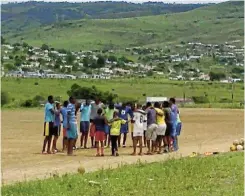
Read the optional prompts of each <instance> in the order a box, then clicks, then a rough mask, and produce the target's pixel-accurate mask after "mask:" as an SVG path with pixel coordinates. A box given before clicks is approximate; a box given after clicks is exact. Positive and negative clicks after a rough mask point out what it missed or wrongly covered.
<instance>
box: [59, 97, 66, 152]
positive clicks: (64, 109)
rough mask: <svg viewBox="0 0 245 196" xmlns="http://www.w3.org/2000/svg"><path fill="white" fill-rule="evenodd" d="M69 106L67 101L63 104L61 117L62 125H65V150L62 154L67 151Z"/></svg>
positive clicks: (63, 149)
mask: <svg viewBox="0 0 245 196" xmlns="http://www.w3.org/2000/svg"><path fill="white" fill-rule="evenodd" d="M67 106H68V101H65V102H64V104H63V107H62V109H61V111H60V112H61V115H62V123H63V148H62V152H64V151H65V150H66V149H67V135H66V131H67Z"/></svg>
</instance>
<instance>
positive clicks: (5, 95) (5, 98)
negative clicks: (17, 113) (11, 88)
mask: <svg viewBox="0 0 245 196" xmlns="http://www.w3.org/2000/svg"><path fill="white" fill-rule="evenodd" d="M8 103H9V95H8V93H6V92H3V91H1V105H2V106H3V105H6V104H8Z"/></svg>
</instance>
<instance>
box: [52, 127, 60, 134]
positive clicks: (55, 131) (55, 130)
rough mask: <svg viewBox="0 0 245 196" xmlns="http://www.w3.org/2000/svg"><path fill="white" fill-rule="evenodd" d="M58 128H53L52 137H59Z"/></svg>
mask: <svg viewBox="0 0 245 196" xmlns="http://www.w3.org/2000/svg"><path fill="white" fill-rule="evenodd" d="M60 128H61V127H60V126H55V127H53V135H54V136H60Z"/></svg>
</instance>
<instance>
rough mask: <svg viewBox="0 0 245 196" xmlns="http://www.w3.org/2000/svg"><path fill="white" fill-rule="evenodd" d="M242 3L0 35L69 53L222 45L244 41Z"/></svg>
mask: <svg viewBox="0 0 245 196" xmlns="http://www.w3.org/2000/svg"><path fill="white" fill-rule="evenodd" d="M243 11H244V2H226V3H221V4H217V5H213V6H207V7H202V8H198V9H195V10H192V11H188V12H184V13H175V14H167V15H158V16H146V17H135V18H125V19H92V20H91V19H83V20H78V21H69V22H60V23H56V24H53V25H49V26H45V27H40V28H38V29H37V28H35V29H30V30H26V31H19V32H18V33H17V32H16V33H7V34H6V33H4V28H5V27H4V26H3V27H2V28H3V36H4V37H6V38H7V39H8V40H11V41H12V42H16V41H20V40H23V41H25V42H27V43H29V44H31V45H34V46H41V44H43V43H47V44H49V45H51V46H53V47H55V48H66V49H71V50H86V49H97V48H107V49H122V48H125V47H134V46H154V47H158V46H163V45H166V44H170V43H180V42H188V41H201V42H204V43H224V42H226V41H232V40H243V39H244V21H243V19H244V13H243Z"/></svg>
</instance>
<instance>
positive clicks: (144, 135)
mask: <svg viewBox="0 0 245 196" xmlns="http://www.w3.org/2000/svg"><path fill="white" fill-rule="evenodd" d="M145 132H146V131H144V146H146V137H145Z"/></svg>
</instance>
